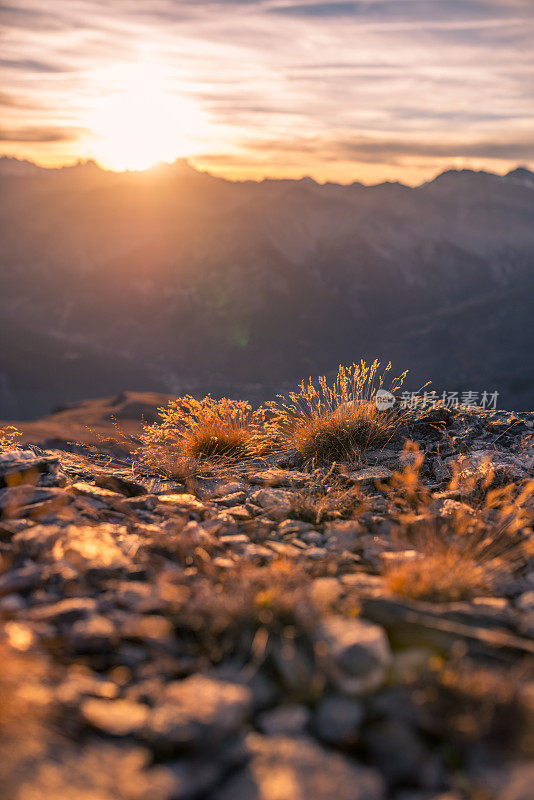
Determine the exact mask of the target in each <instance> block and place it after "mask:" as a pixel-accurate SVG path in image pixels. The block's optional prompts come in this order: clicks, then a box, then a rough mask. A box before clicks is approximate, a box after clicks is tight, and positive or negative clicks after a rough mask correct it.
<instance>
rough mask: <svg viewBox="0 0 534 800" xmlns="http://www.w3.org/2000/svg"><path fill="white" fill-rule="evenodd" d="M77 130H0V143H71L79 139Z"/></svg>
mask: <svg viewBox="0 0 534 800" xmlns="http://www.w3.org/2000/svg"><path fill="white" fill-rule="evenodd" d="M81 133H82V131H81V130H79V129H73V128H54V127H43V128H39V127H28V128H19V129H16V130H13V129H12V130H7V129H4V128H0V141H2V142H26V143H27V142H33V143H39V144H48V143H52V142H73V141H76V140H77V139H79V138H80V134H81Z"/></svg>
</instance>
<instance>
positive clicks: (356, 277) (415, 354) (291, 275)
mask: <svg viewBox="0 0 534 800" xmlns="http://www.w3.org/2000/svg"><path fill="white" fill-rule="evenodd" d="M12 167H13V164H12V163H11V162H10V161H9V160H6V159H3V160H2V161H0V193H1V195H2V198H3V200H2V202H1V203H0V240H1V241H2V248H1V251H0V285H1V292H0V339H1V341H2V344H3V347H2V353H1V355H0V417H2V418H8V417H16V418H18V419H22V418H25V417H30V416H37V415H41V414H43V413H45V412H47V411H48V409H50V408H52V407H53V406H54V405H56V404H57V403H58V402H62V401H63V400H65V399H69V400H79V399H81V398H83V397H86V396H89V395H90V394H96V395H104V394H111V393H116V392H118V391H120V390H121V389H124V388H125V387H126V388H129V389H132V390H145V391H146V390H150V391H158V392H170V393H175V394H183V393H185V392H186V391H192V390H195V392H196V393H202V392H204V393H207V392H208V391H210V390H211V391H213V392H219V393H223V394H226V395H229V396H231V395H237V396H244V395H245V394H246V395H247V396H248V397H250V398H252V399H259V400H261V399H264V398H265V397H266V396H268V395H270V394H272V393H274V391H278V390H279V389H280V386H281V384H282V383H283V382H284V381H289V382H294V381H295V380H296V379H298V378H300V376H302V375H309V374H318V373H322V372H324V371H327V370H330V369H332V368H335V367H336V365H337V364H339V363H347V362H350V361H352V360H353V359H354V358H356V359H359V358H365V359H367V360H372V359H373V358H374V357H378V358H380V357H382V361H384V360H387V359H389V358H391V359H392V360H393V362H394V367H395V369H396V370H397V371H398V372H401V371H402V370H404V369H409V370H410V375H411V379H413V387H411V388H413V389H417V388H418V387H419V386H420V385H421V384H422V383H424V382H425V381H426V380H428V379H430V380H432V381H433V384H434V386H435V388H436V389H437V390H438V391H440V392H441V391H442V390H443V389H446V390H448V391H455V390H460V391H469V390H473V391H484V390H487V391H495V390H498V391H499V392H500V393H501V403H502V406H503V407H507V408H515V409H520V410H521V409H529V408H532V407H533V404H534V374H533V371H532V358H531V351H532V342H533V336H534V331H533V323H532V314H531V308H530V305H531V303H530V298H531V296H532V289H533V285H532V284H533V280H534V277H533V273H532V264H533V259H534V233H533V231H534V226H533V224H532V223H533V220H534V190H533V186H534V178H533V176H532V173H530V172H529V171H528V170H515V171H513V172H511V173H510V174H509V175H506V176H500V175H493V174H489V173H483V172H480V173H478V172H472V171H468V170H466V171H460V172H446V173H444V174H442V175H440V176H438V177H437V178H436V179H435V180H433V181H431V182H429V183H427V184H424V185H422V186H419V187H414V188H410V187H407V186H402V185H399V184H382V185H379V186H369V187H366V186H362V185H361V184H353V185H350V186H341V185H335V184H325V185H318V184H316V183H315V182H314V181H312V180H310V179H306V180H303V181H263V182H260V183H255V182H244V183H232V182H229V181H224V180H221V179H217V178H214V177H212V176H210V175H207V174H203V173H198V172H195V170H193V169H192V168H190V167H189V166H187V165H186V164H183V163H177V164H175V165H174V166H168V167H165V168H159V169H154V170H150V171H148V172H147V173H142V174H136V173H123V174H117V173H107V172H103V171H102V170H100V169H99V168H98V167H96V166H95V165H94V164H93V165H91V164H88V165H85V166H80V167H75V168H67V169H62V170H46V169H38V168H34V169H31V168H30V169H26V170H24V169H20V168H19V169H17V170H13V169H12ZM28 362H31V363H32V370H31V371H28V370H27V367H26V365H27V363H28ZM244 384H252V386H251V387H249V388H247V390H246V391H245V390H244ZM254 384H256V385H255V386H254Z"/></svg>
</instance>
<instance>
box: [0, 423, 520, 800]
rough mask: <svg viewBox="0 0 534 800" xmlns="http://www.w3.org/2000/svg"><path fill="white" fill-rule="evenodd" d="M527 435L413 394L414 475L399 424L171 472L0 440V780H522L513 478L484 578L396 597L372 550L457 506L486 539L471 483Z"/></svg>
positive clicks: (256, 791)
mask: <svg viewBox="0 0 534 800" xmlns="http://www.w3.org/2000/svg"><path fill="white" fill-rule="evenodd" d="M533 430H534V413H530V414H526V413H525V414H511V413H507V412H482V411H476V410H468V409H465V408H463V407H460V408H459V409H458V410H457V411H454V412H445V411H443V410H441V411H436V410H434V411H431V410H426V411H425V410H419V411H417V412H414V413H413V415H412V416H411V418H410V419H409V420H408V422H407V423H406V427H405V429H404V430H403V435H404V438H406V437H409V438H410V439H412V440H415V441H417V442H418V444H419V448H420V452H421V453H423V454H424V460H423V463H422V465H421V467H420V471H419V476H418V478H417V484H414V483H413V482H412V483H410V481H409V475H410V474H412V473H410V468H411V467H413V463H414V458H416V456H414V451H408V450H406V449H403V447H402V437H401V438H400V439H399V441H398V442H397V441H395V442H393V443H392V444H391V445H390V446H388V449H387V450H382V451H378V452H367V454H366V455H365V460H364V462H363V463H361V464H359V465H349V466H346V467H343V466H342V465H341V466H337V467H336V466H335V465H334V466H333V467H332V469H330V470H323V471H316V472H313V473H311V472H306V471H302V469H301V468H299V467H300V466H301V465H299V463H298V459H297V458H296V456H295V454H294V453H290V452H285V453H279V454H275V455H274V456H269V457H268V458H265V459H263V460H262V461H258V462H248V463H243V464H238V465H236V466H235V468H233V469H232V470H229V471H227V472H225V473H224V474H221V473H219V474H214V475H206V476H205V477H199V478H198V479H196V480H194V481H192V482H191V483H190V484H189V485H187V486H185V485H183V484H179V483H177V482H175V481H172V480H167V479H162V478H158V477H153V476H152V477H151V476H148V475H142V474H138V473H137V472H136V470H135V468H134V466H133V465H132V464H129V465H128V464H125V463H121V464H118V463H115V462H113V461H112V460H111V461H110V459H109V456H108V455H105V454H103V457H102V458H101V459H96V458H95V457H94V455H93V457H92V458H90V459H89V458H86V457H84V456H82V455H80V454H76V453H67V452H64V451H63V452H60V451H52V450H46V451H43V450H41V449H40V448H38V447H35V446H33V447H29V446H26V447H25V449H23V450H17V451H8V452H4V453H3V454H1V455H0V484H1V486H2V487H3V488H1V489H0V509H1V514H2V516H1V519H0V553H1V557H2V567H3V571H2V573H1V574H0V614H1V615H2V619H3V634H2V639H1V641H0V647H1V648H2V661H3V668H2V672H1V674H0V702H1V703H2V704H3V708H4V709H7V712H6V713H4V717H3V722H2V721H0V734H1V735H0V762H1V764H2V766H1V767H0V770H3V772H4V774H3V776H0V777H3V780H4V786H7V787H8V788H7V790H5V791H4V795H3V796H4V797H6V800H14V799H15V798H17V799H18V798H19V797H21V798H22V797H24V798H25V797H32V798H41V797H42V798H44V797H45V796H47V797H50V796H53V797H54V798H55V800H67V798H68V800H78V799H79V800H81V799H82V798H83V800H116V798H118V797H121V798H124V800H139V799H140V798H144V799H146V800H148V799H149V798H150V800H194V798H205V799H206V800H227V798H234V797H237V798H239V800H300V798H303V797H306V798H309V800H331V798H332V797H338V798H340V800H380V798H384V800H385V798H388V799H390V800H438V798H440V800H445V798H447V800H469V799H470V798H474V797H484V798H491V800H526V798H527V796H528V792H529V791H530V788H531V786H532V780H533V774H532V766H531V762H530V765H529V759H530V758H531V757H532V754H533V741H534V730H533V729H532V719H533V711H534V693H533V691H534V672H533V662H534V643H533V641H532V635H533V633H534V616H533V614H534V561H533V551H532V548H531V545H532V517H531V516H528V513H527V512H529V513H530V512H532V499H531V496H529V495H528V493H526V494H525V496H526V498H527V499H526V501H525V502H524V505H525V508H526V511H525V514H526V516H524V517H521V521H519V510H518V508H516V509H515V511H514V512H513V513H512V516H511V517H510V518H509V519H508V524H509V525H510V526H511V527H512V528H513V529H514V534H513V536H512V535H510V541H509V545H510V547H511V548H513V547H516V546H518V543H519V544H521V548H522V549H521V558H520V559H515V560H514V559H511V560H510V561H507V560H506V558H505V559H504V561H503V562H502V563H501V568H500V569H499V570H498V571H497V572H496V573H495V574H494V575H493V577H492V580H491V582H490V583H488V584H487V585H486V586H485V589H481V585H480V581H479V577H478V573H476V574H474V575H473V584H472V586H471V587H469V586H468V587H467V588H466V587H465V586H464V587H463V589H462V594H461V596H460V597H459V598H456V599H454V600H450V599H446V597H445V596H435V597H430V598H427V599H421V598H417V597H414V596H412V597H408V596H406V593H402V592H400V593H398V592H397V593H395V592H394V591H393V590H392V584H391V580H390V579H389V578H390V577H391V574H392V573H391V572H390V571H389V570H390V569H391V567H395V565H397V566H398V565H399V564H401V565H402V564H405V563H407V562H410V561H413V560H414V559H421V558H422V559H424V558H427V557H428V555H429V553H428V550H427V551H425V550H424V548H425V547H427V548H428V540H425V539H424V538H423V539H421V538H419V537H418V535H417V534H418V531H419V532H420V531H422V530H430V531H432V532H434V534H435V535H437V532H438V531H440V530H442V529H443V526H444V529H445V530H447V526H450V527H451V529H454V525H455V524H457V523H458V521H459V519H460V518H463V519H466V518H470V519H471V518H472V519H473V521H475V520H476V519H481V520H483V529H485V528H484V526H487V529H485V530H487V536H486V538H488V537H490V538H491V539H492V542H494V541H495V542H496V541H497V538H496V537H497V534H496V527H495V521H496V519H497V516H496V515H498V510H499V509H498V502H497V495H495V494H494V495H489V494H488V493H490V492H491V491H494V490H495V489H498V487H499V486H502V485H504V484H509V483H510V482H511V483H512V484H514V486H515V487H516V489H515V490H512V497H513V501H514V502H517V503H519V499H518V498H519V495H518V493H519V491H520V489H521V488H524V486H525V484H526V482H527V481H528V479H529V478H532V477H533V476H534V467H533V459H534V449H533V447H532V434H533ZM455 465H457V469H458V470H459V473H458V475H457V481H456V484H455V485H454V484H453V485H451V476H453V473H454V472H455ZM399 474H402V475H403V476H404V477H403V478H402V479H400V478H399ZM458 476H459V477H458ZM414 487H416V489H414ZM514 492H515V493H514ZM425 493H426V495H427V499H426V500H425V502H424V503H423V504H422V505H418V503H419V500H418V499H417V498H421V497H423V495H425ZM491 498H493V500H492V499H491ZM490 501H491V502H490ZM529 504H530V505H529ZM512 507H513V508H515V507H514V506H512ZM521 513H523V512H521ZM500 519H501V518H499V520H500ZM514 521H515V522H517V523H518V524H517V525H515V526H514V525H512V523H513V522H514ZM499 525H500V522H499ZM428 526H430V527H428ZM492 526H494V527H492ZM473 530H475V529H473ZM466 535H467V534H466ZM473 535H474V534H473ZM499 535H502V530H501V533H500V534H499ZM493 537H495V538H493ZM425 542H426V543H425ZM492 542H490V543H489V545H488V543H487V542H486V543H483V546H484V547H487V546H490V549H491V544H492ZM529 546H530V549H529ZM418 548H419V550H420V552H418ZM529 553H530V555H529ZM425 563H428V564H430V562H425ZM461 567H462V562H461V561H460V562H458V563H457V564H456V568H457V569H458V579H459V580H460V572H461ZM429 569H430V567H429ZM453 571H454V569H453ZM388 576H389V578H388ZM449 584H452V586H454V585H455V582H454V580H453V581H452V582H451V581H449ZM412 588H413V587H412ZM449 591H450V587H449ZM19 695H21V696H19ZM17 703H18V705H17ZM11 705H14V707H15V709H16V710H15V712H13V714H12V719H11V718H10V716H9V708H10V706H11ZM17 709H18V710H17ZM21 720H22V724H20V723H21ZM529 787H530V788H529ZM6 792H7V794H6Z"/></svg>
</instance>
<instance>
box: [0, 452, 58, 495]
mask: <svg viewBox="0 0 534 800" xmlns="http://www.w3.org/2000/svg"><path fill="white" fill-rule="evenodd" d="M58 461H59V459H58V458H57V457H56V456H36V455H35V453H34V452H33V450H8V451H7V452H5V453H0V488H1V487H3V486H14V485H16V484H20V483H34V484H35V483H37V482H38V481H39V480H41V479H42V476H43V475H49V476H54V475H58V474H59V467H58Z"/></svg>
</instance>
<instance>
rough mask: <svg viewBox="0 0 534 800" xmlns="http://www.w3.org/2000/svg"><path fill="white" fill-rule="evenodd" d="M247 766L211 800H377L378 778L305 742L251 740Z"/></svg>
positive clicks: (380, 795)
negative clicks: (237, 799)
mask: <svg viewBox="0 0 534 800" xmlns="http://www.w3.org/2000/svg"><path fill="white" fill-rule="evenodd" d="M247 746H248V748H249V750H250V753H251V760H250V762H249V764H248V765H247V766H246V767H245V768H244V769H242V770H240V771H239V772H237V773H236V774H235V775H234V776H233V777H231V778H230V779H229V780H228V781H227V783H226V784H225V785H224V786H223V788H222V789H220V790H219V791H217V792H215V794H214V795H213V800H236V798H239V800H303V798H306V800H308V798H309V800H332V799H333V798H335V800H381V798H383V797H384V786H383V783H382V780H381V778H380V776H379V775H378V773H377V772H375V771H374V770H371V769H368V768H366V767H362V766H360V765H359V764H358V763H357V762H355V761H351V760H349V759H348V758H345V756H342V755H340V754H339V753H333V752H330V751H329V750H326V749H324V748H323V747H320V746H319V745H317V744H315V743H314V742H312V741H311V740H308V739H290V738H283V737H266V736H259V735H257V734H250V735H249V736H248V737H247Z"/></svg>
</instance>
